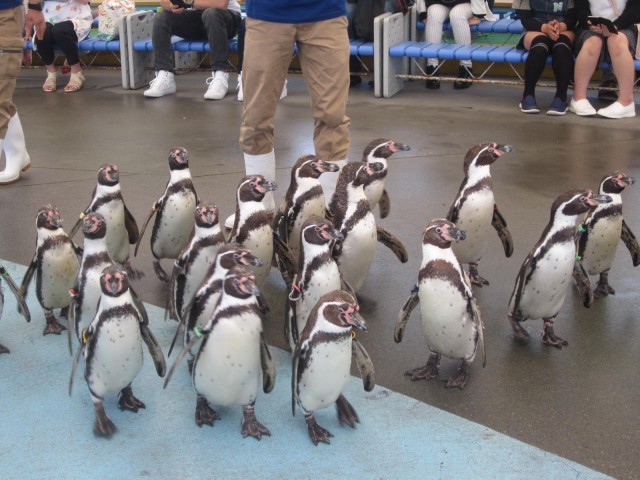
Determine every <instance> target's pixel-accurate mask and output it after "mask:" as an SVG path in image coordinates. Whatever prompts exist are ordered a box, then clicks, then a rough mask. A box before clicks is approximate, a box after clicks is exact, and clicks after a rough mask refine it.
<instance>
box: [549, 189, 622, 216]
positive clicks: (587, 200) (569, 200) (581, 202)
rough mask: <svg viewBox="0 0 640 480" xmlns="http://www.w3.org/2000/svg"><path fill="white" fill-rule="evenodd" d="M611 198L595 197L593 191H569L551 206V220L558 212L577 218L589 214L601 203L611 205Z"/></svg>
mask: <svg viewBox="0 0 640 480" xmlns="http://www.w3.org/2000/svg"><path fill="white" fill-rule="evenodd" d="M610 202H611V197H609V196H607V195H594V194H593V192H592V191H591V190H580V189H577V190H569V191H568V192H566V193H565V194H563V195H560V196H559V197H558V198H557V199H556V201H555V202H553V205H552V206H551V218H553V217H554V216H555V214H556V212H557V211H558V210H560V211H561V213H562V214H564V215H568V216H577V215H581V214H583V213H586V212H588V211H589V210H591V209H592V208H593V207H596V206H598V204H600V203H610Z"/></svg>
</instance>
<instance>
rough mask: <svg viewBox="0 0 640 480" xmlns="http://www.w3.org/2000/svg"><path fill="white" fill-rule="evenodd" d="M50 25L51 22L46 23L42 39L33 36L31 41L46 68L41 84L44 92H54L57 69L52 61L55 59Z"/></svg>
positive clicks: (51, 25)
mask: <svg viewBox="0 0 640 480" xmlns="http://www.w3.org/2000/svg"><path fill="white" fill-rule="evenodd" d="M52 27H53V24H51V23H47V24H46V26H45V30H44V34H43V36H42V40H38V39H37V38H36V37H35V36H34V37H33V41H34V42H35V44H36V47H37V50H38V55H40V58H41V59H42V63H44V65H45V68H46V70H47V78H46V79H45V81H44V84H43V85H42V90H44V91H45V92H55V91H56V89H57V86H56V76H57V75H56V74H57V69H56V66H55V65H54V63H53V62H54V60H55V52H54V47H53V42H54V41H53V34H52V33H51V29H52Z"/></svg>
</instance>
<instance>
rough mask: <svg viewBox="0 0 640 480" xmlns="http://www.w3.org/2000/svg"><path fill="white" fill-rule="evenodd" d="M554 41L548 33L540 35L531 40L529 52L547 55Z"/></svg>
mask: <svg viewBox="0 0 640 480" xmlns="http://www.w3.org/2000/svg"><path fill="white" fill-rule="evenodd" d="M552 47H553V41H552V40H551V39H550V38H549V37H547V36H546V35H538V36H537V37H535V38H534V39H533V40H532V41H531V46H530V47H529V54H531V55H545V56H546V55H547V54H548V53H550V52H551V48H552Z"/></svg>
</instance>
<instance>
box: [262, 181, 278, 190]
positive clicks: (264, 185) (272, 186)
mask: <svg viewBox="0 0 640 480" xmlns="http://www.w3.org/2000/svg"><path fill="white" fill-rule="evenodd" d="M260 186H261V187H262V188H264V189H265V190H266V191H267V192H273V191H274V190H277V188H278V184H277V183H276V182H270V181H268V180H264V181H263V182H261V183H260Z"/></svg>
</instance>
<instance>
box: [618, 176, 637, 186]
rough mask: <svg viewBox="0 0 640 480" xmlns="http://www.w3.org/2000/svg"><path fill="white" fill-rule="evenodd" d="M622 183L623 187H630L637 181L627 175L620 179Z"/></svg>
mask: <svg viewBox="0 0 640 480" xmlns="http://www.w3.org/2000/svg"><path fill="white" fill-rule="evenodd" d="M620 182H622V185H620V186H621V187H622V186H627V187H628V186H629V185H633V182H635V180H634V179H633V177H630V176H629V175H625V174H622V176H621V177H620Z"/></svg>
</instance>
